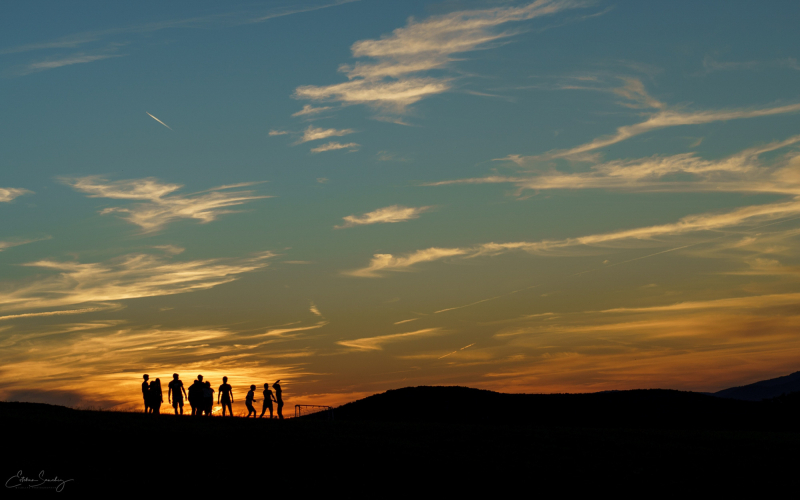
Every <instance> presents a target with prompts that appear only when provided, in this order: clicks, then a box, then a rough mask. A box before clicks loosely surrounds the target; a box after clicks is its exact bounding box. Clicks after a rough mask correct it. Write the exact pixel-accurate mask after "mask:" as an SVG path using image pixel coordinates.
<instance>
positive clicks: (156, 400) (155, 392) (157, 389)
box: [150, 378, 164, 415]
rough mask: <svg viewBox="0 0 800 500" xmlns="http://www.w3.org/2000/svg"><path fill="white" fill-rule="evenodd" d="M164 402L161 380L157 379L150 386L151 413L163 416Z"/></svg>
mask: <svg viewBox="0 0 800 500" xmlns="http://www.w3.org/2000/svg"><path fill="white" fill-rule="evenodd" d="M163 402H164V394H163V393H162V392H161V379H158V378H157V379H155V380H154V381H153V383H152V384H150V413H155V414H156V415H160V414H161V404H162V403H163Z"/></svg>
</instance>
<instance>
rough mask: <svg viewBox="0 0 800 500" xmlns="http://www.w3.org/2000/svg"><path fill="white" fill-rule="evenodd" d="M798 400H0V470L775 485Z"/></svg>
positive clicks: (502, 484) (394, 395)
mask: <svg viewBox="0 0 800 500" xmlns="http://www.w3.org/2000/svg"><path fill="white" fill-rule="evenodd" d="M798 402H800V401H798V398H796V397H793V396H792V397H789V396H786V397H783V398H777V399H776V400H771V401H765V402H748V401H736V400H730V399H722V398H716V397H713V396H707V395H703V394H696V393H686V392H679V391H662V390H642V391H619V392H605V393H598V394H554V395H525V394H501V393H496V392H491V391H482V390H477V389H469V388H465V387H413V388H406V389H399V390H394V391H387V392H386V393H383V394H377V395H375V396H371V397H368V398H365V399H362V400H359V401H356V402H353V403H349V404H347V405H343V406H341V407H340V408H338V409H337V410H336V414H335V415H336V419H335V420H333V421H330V420H321V419H315V418H313V417H314V415H310V416H309V417H310V418H300V419H291V420H286V421H278V420H266V419H264V420H254V419H245V418H221V417H213V418H203V417H200V418H197V417H191V416H174V415H169V414H163V415H146V414H143V413H124V412H108V411H86V410H72V409H69V408H64V407H59V406H53V405H44V404H34V403H0V423H2V429H3V431H4V434H3V444H4V449H3V459H2V460H0V473H2V474H4V476H2V477H0V479H2V480H3V481H6V480H7V479H8V478H9V477H13V475H15V474H17V472H18V471H23V472H24V473H25V474H27V475H28V476H29V477H36V476H37V475H38V474H39V472H40V471H44V475H45V477H48V478H49V477H54V476H58V477H60V478H62V479H73V481H72V482H70V483H69V484H67V485H65V492H66V493H67V494H69V493H75V494H78V495H81V497H82V498H86V496H87V494H88V493H97V496H99V495H100V494H103V495H106V496H107V495H109V494H112V495H114V494H117V495H119V494H120V492H121V493H122V494H123V495H125V496H133V495H134V494H141V495H145V496H148V495H149V496H153V495H156V496H158V497H162V496H167V495H170V496H171V495H172V494H178V495H181V494H183V495H186V494H189V495H198V494H199V495H204V496H209V495H211V494H214V495H216V494H218V493H222V494H227V496H230V494H231V493H234V492H237V491H253V492H254V493H267V492H268V493H270V494H278V495H281V494H284V493H290V494H292V495H293V496H298V495H310V494H319V493H320V492H324V494H326V495H328V494H331V492H336V493H339V492H341V494H343V495H347V496H352V497H364V496H370V497H386V496H395V495H397V494H398V493H399V492H405V491H413V492H414V493H415V494H419V493H420V492H423V491H424V492H425V493H426V494H427V496H430V495H433V494H440V493H445V494H447V495H449V496H452V495H453V494H454V491H459V490H460V491H464V490H466V491H467V492H470V493H472V494H473V495H474V493H475V491H476V488H479V487H481V488H486V487H489V488H492V492H493V494H494V495H495V496H506V495H505V494H504V493H502V492H503V491H504V490H512V489H513V490H515V491H516V492H517V493H518V492H519V491H520V488H522V489H524V491H527V492H529V493H534V492H543V491H546V490H545V489H543V488H545V487H547V488H550V487H558V488H560V489H562V490H565V491H566V490H568V491H570V492H575V491H576V490H591V491H593V492H595V493H596V492H597V490H598V488H601V489H605V490H609V489H611V490H613V491H614V492H616V493H617V494H618V493H619V492H620V491H626V490H629V491H632V490H633V489H636V491H637V494H639V495H640V494H641V492H643V491H652V487H653V485H657V487H658V491H659V492H661V491H665V490H664V488H682V489H683V490H684V491H685V490H686V488H687V487H689V486H694V483H695V481H696V480H697V479H698V478H699V477H703V478H705V480H708V478H713V481H714V482H713V484H714V485H719V484H736V485H737V487H738V486H739V485H741V484H743V483H747V482H748V481H750V482H755V481H758V482H759V483H762V482H763V480H764V479H763V478H769V484H777V483H776V481H777V482H778V483H779V482H780V478H791V477H794V472H795V471H796V460H786V459H785V457H792V456H794V455H795V454H796V450H797V449H798V447H800V433H798V432H796V430H795V429H796V427H797V426H796V422H797V421H798V420H799V419H798V418H797V416H798V414H800V411H798V410H800V406H798V404H797V403H798ZM289 403H290V404H291V403H292V402H291V401H290V402H289ZM715 487H717V486H715ZM648 488H649V489H648Z"/></svg>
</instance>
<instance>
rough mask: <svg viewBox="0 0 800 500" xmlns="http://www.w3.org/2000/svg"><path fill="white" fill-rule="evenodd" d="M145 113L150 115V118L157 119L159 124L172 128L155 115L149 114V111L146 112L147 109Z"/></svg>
mask: <svg viewBox="0 0 800 500" xmlns="http://www.w3.org/2000/svg"><path fill="white" fill-rule="evenodd" d="M145 113H147V116H149V117H150V118H152V119H153V120H155V121H157V122H158V123H160V124H161V125H164V126H165V127H167V128H168V129H170V130H172V127H170V126H169V125H167V124H166V123H164V122H162V121H161V120H159V119H158V118H156V117H155V116H153V115H151V114H150V113H148V112H147V111H145Z"/></svg>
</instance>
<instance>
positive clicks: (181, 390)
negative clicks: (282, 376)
mask: <svg viewBox="0 0 800 500" xmlns="http://www.w3.org/2000/svg"><path fill="white" fill-rule="evenodd" d="M143 378H144V381H143V382H142V396H143V397H144V411H145V413H155V414H160V413H161V405H162V404H163V403H164V394H163V393H162V391H161V380H160V379H155V380H154V381H153V382H149V379H150V376H149V375H147V374H145V375H144V376H143ZM167 386H168V387H169V391H168V392H167V401H168V402H169V403H170V404H171V405H172V408H173V409H174V410H175V414H176V415H177V414H178V413H180V414H181V415H183V400H184V398H186V399H188V400H189V405H190V406H191V407H192V415H193V416H198V417H199V416H203V415H205V416H211V414H212V413H213V412H214V409H213V406H214V392H215V391H214V389H213V388H212V387H211V382H208V381H205V382H203V376H202V375H198V376H197V379H196V380H195V381H194V382H193V383H192V385H190V386H189V390H188V391H187V390H186V388H185V387H184V386H183V381H181V379H180V378H179V376H178V374H177V373H173V374H172V380H171V381H170V383H169V384H167ZM272 388H273V389H275V394H273V393H272V391H271V390H270V388H269V384H264V392H263V394H264V400H263V403H262V406H261V415H260V416H259V417H258V418H262V417H263V416H264V413H266V412H267V410H269V418H272V416H273V414H272V412H273V406H272V402H273V401H274V402H275V403H277V405H278V418H279V419H281V420H283V397H282V393H281V385H280V380H278V381H277V382H275V383H274V384H272ZM255 393H256V386H255V385H251V386H250V391H248V393H247V397H246V398H245V401H244V404H245V406H246V407H247V416H248V417H250V416H252V417H253V418H255V416H256V414H257V413H258V412H257V411H256V409H255V407H254V406H253V403H255V402H257V401H258V400H257V399H255ZM217 404H218V405H222V416H223V417H224V416H225V410H227V412H228V414H229V415H230V416H233V407H232V405H233V387H231V385H230V384H229V383H228V377H222V385H221V386H219V391H218V392H217Z"/></svg>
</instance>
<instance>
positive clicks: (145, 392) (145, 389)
mask: <svg viewBox="0 0 800 500" xmlns="http://www.w3.org/2000/svg"><path fill="white" fill-rule="evenodd" d="M142 378H143V379H144V382H142V397H143V398H144V412H145V413H149V411H148V410H150V384H148V383H147V380H148V379H149V378H150V375H148V374H146V373H145V374H144V375H142Z"/></svg>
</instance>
